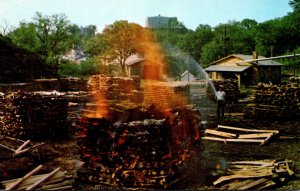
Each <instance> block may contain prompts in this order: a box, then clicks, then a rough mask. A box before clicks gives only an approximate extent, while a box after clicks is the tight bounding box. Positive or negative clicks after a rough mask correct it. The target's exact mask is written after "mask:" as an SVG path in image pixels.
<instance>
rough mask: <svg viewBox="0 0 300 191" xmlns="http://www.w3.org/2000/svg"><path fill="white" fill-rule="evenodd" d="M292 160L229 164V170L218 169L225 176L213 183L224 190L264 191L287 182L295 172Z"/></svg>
mask: <svg viewBox="0 0 300 191" xmlns="http://www.w3.org/2000/svg"><path fill="white" fill-rule="evenodd" d="M293 169H294V161H291V160H282V161H281V160H259V161H236V162H229V163H228V168H226V169H216V172H218V171H219V172H221V173H222V174H223V176H221V177H220V178H218V179H217V180H216V181H214V182H213V185H214V186H215V188H218V189H223V190H249V189H250V190H263V189H269V188H271V187H272V186H273V187H274V186H276V185H279V184H281V183H283V182H285V181H286V180H287V179H288V178H289V177H291V176H293V175H294V174H295V172H294V171H293Z"/></svg>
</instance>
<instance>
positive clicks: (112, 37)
mask: <svg viewBox="0 0 300 191" xmlns="http://www.w3.org/2000/svg"><path fill="white" fill-rule="evenodd" d="M99 38H100V39H99V41H100V42H101V43H103V45H104V49H103V53H102V57H103V58H104V59H105V60H106V61H108V62H110V63H116V64H118V65H119V66H120V68H121V70H122V72H123V74H124V75H125V74H126V68H125V61H126V59H127V58H128V57H129V56H130V55H132V54H135V53H137V52H139V51H140V50H141V49H142V48H141V46H142V44H143V42H144V41H145V40H146V39H144V36H143V28H142V27H141V26H140V25H138V24H135V23H128V21H116V22H114V23H113V24H111V25H108V26H106V27H105V28H104V30H103V32H102V35H101V36H99ZM101 38H103V39H101ZM102 40H103V41H102Z"/></svg>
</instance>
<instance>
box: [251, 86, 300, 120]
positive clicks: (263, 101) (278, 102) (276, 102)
mask: <svg viewBox="0 0 300 191" xmlns="http://www.w3.org/2000/svg"><path fill="white" fill-rule="evenodd" d="M254 96H255V98H254V103H253V104H248V105H247V107H246V108H245V116H246V117H253V116H254V117H269V118H277V117H279V118H288V117H296V116H299V115H300V83H288V84H287V85H272V84H264V83H259V84H258V85H257V87H256V90H255V93H254Z"/></svg>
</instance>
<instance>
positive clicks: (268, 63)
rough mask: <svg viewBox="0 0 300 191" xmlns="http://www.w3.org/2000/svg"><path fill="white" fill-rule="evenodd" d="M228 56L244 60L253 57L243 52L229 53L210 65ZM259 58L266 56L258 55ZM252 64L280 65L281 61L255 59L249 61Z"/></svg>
mask: <svg viewBox="0 0 300 191" xmlns="http://www.w3.org/2000/svg"><path fill="white" fill-rule="evenodd" d="M230 57H235V58H238V59H240V60H241V61H244V60H252V59H253V56H252V55H245V54H231V55H228V56H226V57H224V58H221V59H219V60H216V61H214V62H212V63H211V65H215V64H217V63H219V62H222V61H223V60H226V59H228V58H230ZM261 58H266V57H264V56H258V59H261ZM250 63H252V64H255V63H257V65H258V66H282V64H281V63H279V62H276V61H274V60H262V61H257V62H250Z"/></svg>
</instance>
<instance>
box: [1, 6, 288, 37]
mask: <svg viewBox="0 0 300 191" xmlns="http://www.w3.org/2000/svg"><path fill="white" fill-rule="evenodd" d="M288 2H289V0H0V26H1V27H5V26H7V25H8V26H15V27H17V26H18V24H19V22H20V21H27V22H29V21H31V18H32V17H33V16H34V15H35V12H36V11H39V12H42V13H43V14H47V15H52V14H55V13H64V14H65V15H66V16H67V18H68V19H69V20H70V22H71V23H75V24H77V25H79V26H86V25H89V24H94V25H96V26H97V28H98V31H99V32H101V31H102V29H103V28H104V27H105V25H109V24H112V23H113V22H114V21H116V20H128V21H129V22H135V23H138V24H140V25H142V26H145V22H146V18H147V17H148V16H157V15H159V14H160V15H161V16H168V17H177V18H178V20H179V21H181V22H183V23H184V24H185V26H186V27H187V28H189V29H192V30H194V29H195V28H196V27H197V26H198V25H199V24H209V25H210V26H212V27H214V26H216V25H218V24H220V23H227V22H228V21H229V20H230V21H232V20H235V21H241V20H243V19H244V18H249V19H255V20H256V21H258V22H263V21H266V20H270V19H275V18H278V17H282V16H285V15H286V14H287V13H288V12H291V11H292V9H291V7H290V6H289V5H288Z"/></svg>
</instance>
